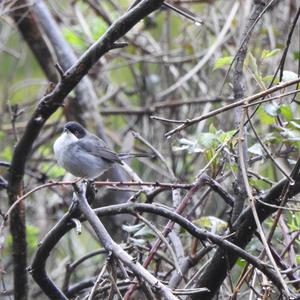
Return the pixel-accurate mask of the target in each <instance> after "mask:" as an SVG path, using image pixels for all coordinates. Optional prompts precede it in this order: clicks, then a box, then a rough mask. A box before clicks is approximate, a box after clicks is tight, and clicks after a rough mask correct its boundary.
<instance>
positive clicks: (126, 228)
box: [122, 224, 144, 233]
mask: <svg viewBox="0 0 300 300" xmlns="http://www.w3.org/2000/svg"><path fill="white" fill-rule="evenodd" d="M143 226H144V225H143V224H137V225H122V229H123V230H124V231H127V232H129V233H132V232H137V231H139V230H140V229H141V228H142V227H143Z"/></svg>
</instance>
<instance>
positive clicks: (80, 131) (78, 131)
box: [64, 122, 86, 139]
mask: <svg viewBox="0 0 300 300" xmlns="http://www.w3.org/2000/svg"><path fill="white" fill-rule="evenodd" d="M64 132H65V133H67V134H73V135H74V136H75V137H76V138H77V139H82V138H83V137H84V136H85V135H86V130H85V129H84V128H83V127H82V126H81V125H80V124H79V123H77V122H68V123H66V124H65V126H64Z"/></svg>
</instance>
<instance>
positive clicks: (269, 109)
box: [264, 103, 279, 117]
mask: <svg viewBox="0 0 300 300" xmlns="http://www.w3.org/2000/svg"><path fill="white" fill-rule="evenodd" d="M278 109H279V106H278V104H276V103H267V104H265V105H264V110H265V112H266V113H267V114H268V115H270V116H272V117H277V115H278Z"/></svg>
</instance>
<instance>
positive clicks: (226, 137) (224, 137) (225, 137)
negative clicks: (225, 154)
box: [219, 130, 236, 143]
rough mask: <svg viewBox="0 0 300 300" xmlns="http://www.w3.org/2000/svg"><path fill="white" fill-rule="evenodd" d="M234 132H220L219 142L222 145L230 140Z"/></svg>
mask: <svg viewBox="0 0 300 300" xmlns="http://www.w3.org/2000/svg"><path fill="white" fill-rule="evenodd" d="M235 132H236V130H230V131H226V132H223V131H222V132H221V134H219V141H221V142H222V143H224V142H225V141H228V140H229V139H230V138H232V137H233V135H234V134H235Z"/></svg>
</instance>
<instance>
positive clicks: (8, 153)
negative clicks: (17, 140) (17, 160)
mask: <svg viewBox="0 0 300 300" xmlns="http://www.w3.org/2000/svg"><path fill="white" fill-rule="evenodd" d="M12 155H13V152H12V149H11V147H10V146H5V147H4V149H3V150H2V153H1V156H2V158H3V159H4V160H7V161H11V159H12Z"/></svg>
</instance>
